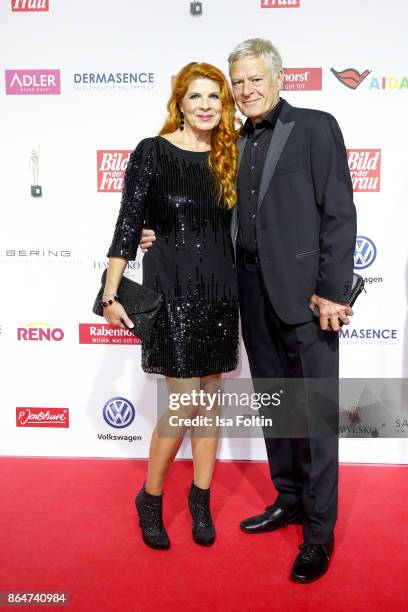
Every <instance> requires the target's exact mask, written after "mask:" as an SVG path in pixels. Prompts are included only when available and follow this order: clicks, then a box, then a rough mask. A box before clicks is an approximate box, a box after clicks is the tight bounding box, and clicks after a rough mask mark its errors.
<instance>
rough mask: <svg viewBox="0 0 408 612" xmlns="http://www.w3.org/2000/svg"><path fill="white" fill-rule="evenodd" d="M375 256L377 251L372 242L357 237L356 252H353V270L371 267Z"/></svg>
mask: <svg viewBox="0 0 408 612" xmlns="http://www.w3.org/2000/svg"><path fill="white" fill-rule="evenodd" d="M376 256H377V249H376V246H375V244H374V242H373V241H372V240H370V239H369V238H367V237H366V236H357V239H356V250H355V251H354V268H355V269H356V270H363V269H364V268H368V266H371V264H372V263H373V261H374V259H375V258H376Z"/></svg>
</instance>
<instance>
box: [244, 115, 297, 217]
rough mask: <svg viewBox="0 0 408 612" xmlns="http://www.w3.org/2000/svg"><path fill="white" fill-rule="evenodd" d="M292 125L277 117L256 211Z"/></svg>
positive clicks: (291, 122) (260, 204)
mask: <svg viewBox="0 0 408 612" xmlns="http://www.w3.org/2000/svg"><path fill="white" fill-rule="evenodd" d="M294 125H295V122H294V121H290V122H289V123H283V122H282V121H281V120H280V119H279V118H278V120H277V122H276V125H275V128H274V130H273V134H272V138H271V143H270V145H269V149H268V152H267V154H266V158H265V164H264V167H263V172H262V177H261V182H260V185H259V196H258V212H259V209H260V208H261V206H262V202H263V200H264V198H265V194H266V192H267V190H268V187H269V183H270V182H271V180H272V177H273V175H274V172H275V168H276V164H277V163H278V161H279V158H280V156H281V154H282V151H283V148H284V146H285V144H286V142H287V140H288V138H289V136H290V133H291V131H292V130H293V126H294ZM244 146H245V145H244Z"/></svg>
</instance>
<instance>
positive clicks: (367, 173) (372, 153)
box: [347, 149, 381, 192]
mask: <svg viewBox="0 0 408 612" xmlns="http://www.w3.org/2000/svg"><path fill="white" fill-rule="evenodd" d="M347 158H348V164H349V168H350V175H351V180H352V183H353V190H354V191H356V192H358V191H368V192H370V191H371V192H373V191H380V174H381V149H347Z"/></svg>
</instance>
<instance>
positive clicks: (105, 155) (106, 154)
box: [96, 150, 132, 192]
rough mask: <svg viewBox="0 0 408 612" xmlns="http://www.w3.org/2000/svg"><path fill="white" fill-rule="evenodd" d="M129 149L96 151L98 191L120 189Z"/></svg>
mask: <svg viewBox="0 0 408 612" xmlns="http://www.w3.org/2000/svg"><path fill="white" fill-rule="evenodd" d="M131 152H132V151H131V150H116V151H114V150H111V151H109V150H107V151H97V152H96V163H97V181H98V191H102V192H105V191H107V192H115V191H122V189H123V179H124V177H125V170H126V166H127V163H128V161H129V157H130V154H131Z"/></svg>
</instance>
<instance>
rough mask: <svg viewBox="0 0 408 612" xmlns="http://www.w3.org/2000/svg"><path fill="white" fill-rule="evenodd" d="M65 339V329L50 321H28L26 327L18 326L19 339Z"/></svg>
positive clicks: (37, 340)
mask: <svg viewBox="0 0 408 612" xmlns="http://www.w3.org/2000/svg"><path fill="white" fill-rule="evenodd" d="M63 339H64V332H63V330H62V329H61V328H60V327H53V326H52V325H50V324H49V323H41V322H35V323H27V325H25V326H24V327H18V328H17V340H21V341H24V342H44V341H45V342H52V341H55V342H60V341H61V340H63Z"/></svg>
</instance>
